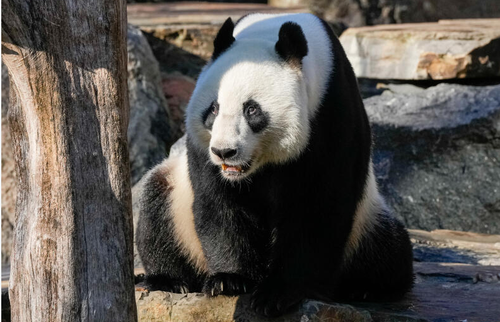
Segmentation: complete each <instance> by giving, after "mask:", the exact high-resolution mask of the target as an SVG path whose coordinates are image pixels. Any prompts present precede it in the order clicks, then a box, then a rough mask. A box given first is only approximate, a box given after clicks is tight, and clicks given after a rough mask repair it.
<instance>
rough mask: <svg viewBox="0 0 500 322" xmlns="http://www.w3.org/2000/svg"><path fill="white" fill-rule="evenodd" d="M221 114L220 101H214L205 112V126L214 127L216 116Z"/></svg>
mask: <svg viewBox="0 0 500 322" xmlns="http://www.w3.org/2000/svg"><path fill="white" fill-rule="evenodd" d="M217 114H219V103H217V102H216V101H213V102H212V103H211V104H210V106H209V107H208V108H207V109H206V110H205V112H203V116H202V122H203V125H205V128H207V129H209V130H210V129H212V126H213V125H214V122H215V117H216V116H217Z"/></svg>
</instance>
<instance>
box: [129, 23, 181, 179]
mask: <svg viewBox="0 0 500 322" xmlns="http://www.w3.org/2000/svg"><path fill="white" fill-rule="evenodd" d="M127 31H128V34H127V50H128V68H127V69H128V88H129V101H130V122H129V127H128V141H129V153H130V171H131V181H132V182H131V183H132V185H134V184H135V183H137V182H138V181H139V180H140V179H141V177H142V175H144V173H145V172H146V171H147V170H149V169H151V168H152V167H153V166H154V165H156V164H157V163H159V162H160V161H161V160H162V159H164V158H165V157H166V156H167V152H168V150H169V149H170V146H171V145H172V143H173V142H175V140H177V138H178V137H179V136H180V134H181V133H180V124H178V123H174V122H172V121H171V118H170V115H169V109H168V104H167V100H166V98H165V96H164V93H163V89H162V84H161V77H160V69H159V65H158V61H157V60H156V58H155V57H154V55H153V52H152V51H151V48H150V46H149V44H148V42H147V40H146V38H145V37H144V36H143V34H142V32H141V30H140V29H138V28H136V27H133V26H131V25H129V26H128V30H127Z"/></svg>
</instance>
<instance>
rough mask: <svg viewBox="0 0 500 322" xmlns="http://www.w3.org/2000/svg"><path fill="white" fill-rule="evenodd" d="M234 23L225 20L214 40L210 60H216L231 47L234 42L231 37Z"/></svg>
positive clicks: (229, 19) (228, 19)
mask: <svg viewBox="0 0 500 322" xmlns="http://www.w3.org/2000/svg"><path fill="white" fill-rule="evenodd" d="M233 30H234V23H233V21H232V20H231V18H227V20H226V21H225V22H224V24H223V25H222V27H221V28H220V30H219V33H217V36H216V37H215V39H214V53H213V54H212V60H216V59H217V57H219V56H220V54H222V53H223V52H224V51H225V50H226V49H228V48H229V47H231V45H232V44H233V42H234V37H233Z"/></svg>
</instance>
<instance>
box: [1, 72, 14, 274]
mask: <svg viewBox="0 0 500 322" xmlns="http://www.w3.org/2000/svg"><path fill="white" fill-rule="evenodd" d="M8 107H9V73H8V71H7V67H6V66H5V65H4V64H3V63H2V265H6V264H8V263H9V261H10V254H11V248H12V238H13V236H12V233H13V230H14V223H15V218H16V217H15V215H16V214H15V205H16V196H17V190H16V183H17V176H16V164H15V162H14V151H13V150H12V140H11V138H10V131H9V122H8V120H7V110H8Z"/></svg>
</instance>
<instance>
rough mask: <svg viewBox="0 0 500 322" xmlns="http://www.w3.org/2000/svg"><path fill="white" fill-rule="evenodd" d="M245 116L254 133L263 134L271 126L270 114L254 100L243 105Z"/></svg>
mask: <svg viewBox="0 0 500 322" xmlns="http://www.w3.org/2000/svg"><path fill="white" fill-rule="evenodd" d="M243 115H245V118H246V120H247V122H248V125H249V126H250V128H251V129H252V131H253V132H254V133H258V132H261V131H262V130H264V129H265V128H266V127H267V126H268V125H269V114H268V113H267V112H264V111H263V110H262V108H261V107H260V105H259V103H257V102H256V101H254V100H248V101H246V102H245V103H243Z"/></svg>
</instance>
